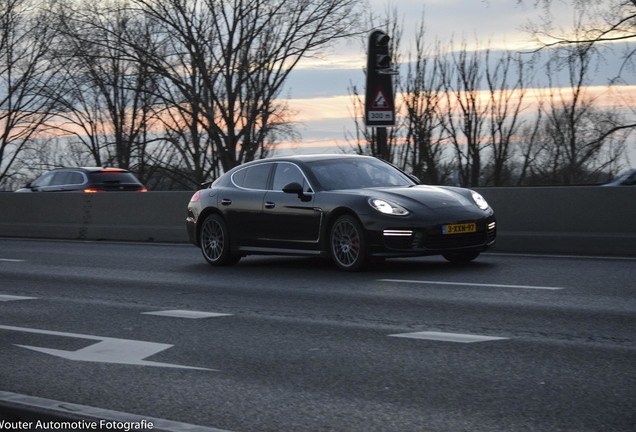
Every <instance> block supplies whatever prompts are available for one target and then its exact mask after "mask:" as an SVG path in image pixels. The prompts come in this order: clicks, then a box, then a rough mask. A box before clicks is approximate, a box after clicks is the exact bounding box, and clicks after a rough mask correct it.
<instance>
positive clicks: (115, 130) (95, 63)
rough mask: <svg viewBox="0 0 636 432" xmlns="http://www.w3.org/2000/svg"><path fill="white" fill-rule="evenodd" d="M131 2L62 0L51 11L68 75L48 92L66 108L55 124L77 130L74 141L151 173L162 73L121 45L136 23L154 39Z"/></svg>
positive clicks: (103, 160) (108, 161)
mask: <svg viewBox="0 0 636 432" xmlns="http://www.w3.org/2000/svg"><path fill="white" fill-rule="evenodd" d="M124 6H125V2H123V1H120V0H113V1H102V2H97V3H96V2H95V1H92V2H90V3H88V2H84V3H78V2H72V3H66V2H56V3H55V6H54V7H55V9H52V10H51V13H52V15H53V16H55V17H56V18H57V19H58V21H59V25H60V28H61V29H62V31H61V34H60V38H59V40H58V41H57V44H56V56H55V62H56V63H59V64H60V69H61V70H63V71H64V75H63V76H62V78H61V79H60V80H59V82H58V83H56V86H54V87H51V88H50V89H49V94H48V96H49V97H50V98H51V99H52V100H55V101H56V106H57V108H58V111H57V120H58V121H57V122H56V123H54V126H55V127H56V128H57V130H59V131H60V133H63V134H65V135H67V136H69V137H73V138H74V139H70V138H69V140H68V141H69V146H77V145H80V146H81V147H83V148H84V149H85V150H86V151H87V152H88V154H89V155H90V158H91V159H92V163H93V164H96V165H111V166H113V165H114V166H118V167H121V168H126V169H132V170H134V171H136V173H137V174H138V175H139V177H140V179H141V180H142V181H146V180H148V178H149V177H150V176H151V175H152V169H151V167H150V164H149V159H151V158H150V156H149V148H148V147H149V141H151V140H152V137H151V136H150V129H151V127H152V124H153V122H154V121H155V119H154V118H153V115H154V112H153V107H154V106H155V105H156V104H157V97H156V96H155V93H156V92H155V90H154V88H155V86H156V80H155V78H154V76H153V75H152V74H151V72H150V71H149V69H148V67H147V65H145V64H143V63H139V62H135V61H131V60H130V59H129V58H128V57H126V56H124V55H123V53H122V51H121V48H120V47H121V46H123V45H124V44H125V38H126V37H128V35H129V32H130V31H129V29H134V32H135V37H136V38H137V41H138V42H137V43H138V44H140V45H141V44H143V43H144V41H146V42H147V38H145V39H144V35H145V34H144V32H143V27H142V26H141V25H140V24H142V23H140V22H139V20H137V19H136V17H135V16H134V15H132V13H131V12H130V11H129V10H127V9H125V7H124ZM73 7H76V9H73ZM146 48H147V49H150V47H149V46H148V45H146Z"/></svg>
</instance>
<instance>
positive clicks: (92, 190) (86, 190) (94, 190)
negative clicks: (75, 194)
mask: <svg viewBox="0 0 636 432" xmlns="http://www.w3.org/2000/svg"><path fill="white" fill-rule="evenodd" d="M97 192H99V190H97V189H92V188H87V189H84V193H97Z"/></svg>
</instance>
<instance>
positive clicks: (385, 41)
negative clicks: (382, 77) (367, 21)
mask: <svg viewBox="0 0 636 432" xmlns="http://www.w3.org/2000/svg"><path fill="white" fill-rule="evenodd" d="M371 37H372V40H371V41H370V44H369V50H375V53H374V56H373V57H374V58H373V59H374V60H375V64H374V65H372V66H373V69H374V72H375V73H379V74H384V73H385V72H386V71H389V70H391V53H390V52H389V41H390V40H391V38H390V37H389V35H388V34H386V33H384V32H382V31H379V30H378V31H374V32H373V33H371ZM369 55H371V54H369ZM373 59H372V60H373Z"/></svg>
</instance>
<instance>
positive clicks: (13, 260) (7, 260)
mask: <svg viewBox="0 0 636 432" xmlns="http://www.w3.org/2000/svg"><path fill="white" fill-rule="evenodd" d="M0 261H5V262H24V260H21V259H10V258H0Z"/></svg>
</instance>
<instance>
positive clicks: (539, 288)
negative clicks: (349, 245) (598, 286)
mask: <svg viewBox="0 0 636 432" xmlns="http://www.w3.org/2000/svg"><path fill="white" fill-rule="evenodd" d="M378 282H398V283H412V284H431V285H455V286H474V287H486V288H515V289H536V290H551V291H555V290H562V289H564V288H562V287H547V286H534V285H503V284H483V283H472V282H442V281H425V280H409V279H378Z"/></svg>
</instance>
